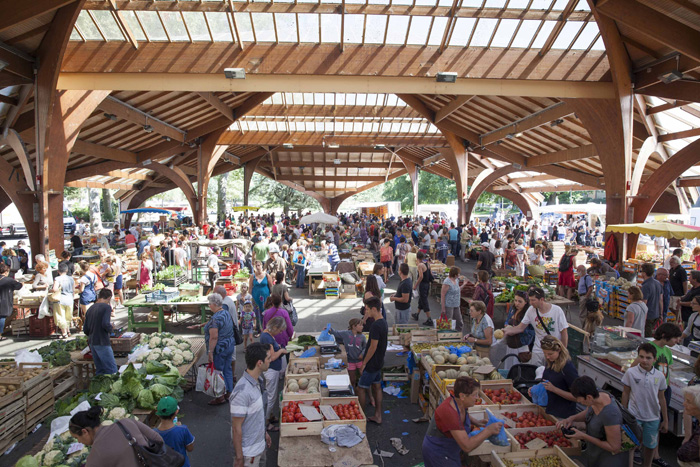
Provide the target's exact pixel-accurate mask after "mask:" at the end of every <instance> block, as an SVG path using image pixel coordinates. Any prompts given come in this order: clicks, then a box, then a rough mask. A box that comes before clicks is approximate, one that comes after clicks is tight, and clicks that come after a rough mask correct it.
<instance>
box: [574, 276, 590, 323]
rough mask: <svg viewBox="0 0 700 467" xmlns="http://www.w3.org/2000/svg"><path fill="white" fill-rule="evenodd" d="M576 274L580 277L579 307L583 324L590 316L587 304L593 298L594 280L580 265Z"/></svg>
mask: <svg viewBox="0 0 700 467" xmlns="http://www.w3.org/2000/svg"><path fill="white" fill-rule="evenodd" d="M576 274H577V275H578V305H579V313H578V315H579V317H580V318H581V324H582V325H583V323H585V322H586V316H587V315H588V309H587V308H586V302H587V301H588V300H590V299H591V298H593V278H592V277H591V276H589V275H588V273H587V272H586V266H584V265H583V264H580V265H579V266H578V267H577V268H576Z"/></svg>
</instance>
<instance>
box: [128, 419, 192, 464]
mask: <svg viewBox="0 0 700 467" xmlns="http://www.w3.org/2000/svg"><path fill="white" fill-rule="evenodd" d="M116 425H117V426H119V428H120V429H121V430H122V433H124V437H125V438H126V440H127V441H128V443H129V446H131V447H132V448H133V450H134V454H136V458H137V459H138V461H139V463H140V464H141V465H142V466H143V467H182V466H183V465H184V464H185V456H183V455H182V454H180V453H179V452H177V451H175V450H174V449H172V448H170V447H169V446H168V445H167V444H165V443H163V442H160V443H157V442H155V441H153V440H150V439H149V440H148V445H146V446H142V445H140V444H138V443H137V442H136V440H135V439H134V437H133V436H131V434H130V433H129V431H128V430H127V429H126V428H124V425H122V423H121V421H117V422H116Z"/></svg>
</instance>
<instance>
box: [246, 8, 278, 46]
mask: <svg viewBox="0 0 700 467" xmlns="http://www.w3.org/2000/svg"><path fill="white" fill-rule="evenodd" d="M252 16H253V26H254V27H255V37H256V38H257V39H258V42H275V25H274V23H273V22H272V13H253V15H252Z"/></svg>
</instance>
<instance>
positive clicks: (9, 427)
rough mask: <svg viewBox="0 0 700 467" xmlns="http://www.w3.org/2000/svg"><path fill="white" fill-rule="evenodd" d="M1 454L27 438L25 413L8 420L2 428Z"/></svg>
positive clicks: (0, 437) (0, 428)
mask: <svg viewBox="0 0 700 467" xmlns="http://www.w3.org/2000/svg"><path fill="white" fill-rule="evenodd" d="M0 431H2V434H0V452H5V451H6V450H7V449H8V448H9V447H10V446H12V445H13V444H15V443H16V442H18V441H20V440H22V439H24V438H25V437H26V432H25V430H24V411H22V412H20V413H18V414H16V415H15V416H13V417H12V418H11V419H8V420H7V421H6V422H5V423H4V424H3V425H2V427H0Z"/></svg>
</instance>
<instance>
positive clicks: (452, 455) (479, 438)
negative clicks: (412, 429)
mask: <svg viewBox="0 0 700 467" xmlns="http://www.w3.org/2000/svg"><path fill="white" fill-rule="evenodd" d="M453 392H454V395H453V396H450V397H448V398H447V399H445V400H444V401H443V403H442V404H440V405H439V406H438V408H437V409H435V414H434V415H433V418H432V419H431V420H430V425H429V426H428V431H427V432H426V434H425V438H423V462H424V464H425V467H460V466H461V465H462V462H461V460H460V453H461V452H462V451H464V452H470V451H473V450H474V449H476V448H477V447H479V446H480V445H481V444H482V443H483V442H484V441H486V439H487V438H488V437H490V436H493V435H496V434H498V432H499V431H500V430H501V427H502V426H503V423H500V422H499V423H492V424H491V425H489V426H487V427H486V428H484V429H483V430H482V431H481V432H480V433H479V434H477V435H474V436H469V433H470V432H471V425H472V424H473V425H475V426H483V425H484V423H485V422H484V421H483V420H477V419H475V418H472V417H471V416H470V415H469V413H468V410H469V408H470V407H474V405H475V404H476V400H477V399H478V398H479V382H478V381H477V380H475V379H473V378H470V377H467V376H462V377H460V378H457V380H456V381H455V385H454V391H453Z"/></svg>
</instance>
